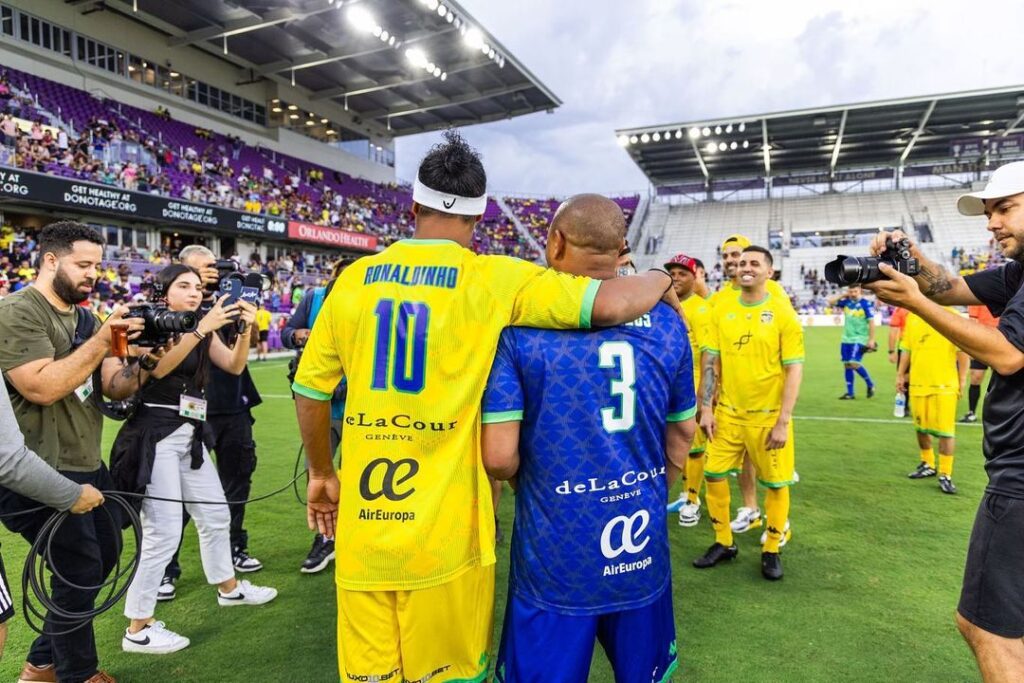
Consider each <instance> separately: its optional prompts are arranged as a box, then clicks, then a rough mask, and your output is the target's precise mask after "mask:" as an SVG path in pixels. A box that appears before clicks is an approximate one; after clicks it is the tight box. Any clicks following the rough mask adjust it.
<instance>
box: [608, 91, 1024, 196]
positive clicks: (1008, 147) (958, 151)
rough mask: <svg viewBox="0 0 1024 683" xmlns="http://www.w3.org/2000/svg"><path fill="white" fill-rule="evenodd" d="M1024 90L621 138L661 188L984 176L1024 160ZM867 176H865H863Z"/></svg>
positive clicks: (650, 129)
mask: <svg viewBox="0 0 1024 683" xmlns="http://www.w3.org/2000/svg"><path fill="white" fill-rule="evenodd" d="M1022 121H1024V86H1014V87H1006V88H999V89H992V90H977V91H969V92H959V93H951V94H946V95H929V96H925V97H911V98H904V99H896V100H883V101H878V102H865V103H861V104H849V105H837V106H833V107H821V108H817V109H803V110H797V111H787V112H778V113H774V114H756V115H750V116H733V117H727V118H721V119H713V120H707V121H689V122H685V123H674V124H666V125H659V126H646V127H643V128H626V129H622V130H618V131H616V135H618V138H619V144H620V145H622V146H623V147H625V149H626V151H627V152H628V153H629V155H630V156H631V157H632V158H633V160H634V161H635V162H636V164H637V165H638V166H639V167H640V168H641V170H643V172H644V173H645V174H646V175H647V177H648V178H649V179H650V181H651V182H652V183H653V184H654V185H656V186H668V185H673V184H678V185H686V184H691V185H692V184H693V183H694V182H704V183H707V181H709V180H710V181H718V180H721V179H730V178H731V179H751V178H765V177H773V178H776V179H778V178H780V177H794V178H799V177H800V176H803V175H806V176H807V177H809V178H817V179H818V180H816V182H820V179H821V178H825V179H826V181H827V179H829V178H834V179H837V180H838V179H842V178H856V177H857V176H858V174H857V171H863V170H866V169H895V168H898V167H914V166H918V167H921V168H923V166H921V165H923V164H942V163H946V164H949V166H948V168H949V169H950V170H958V169H968V168H970V167H972V165H973V166H974V167H980V165H981V164H984V163H985V162H987V161H989V160H995V159H996V158H1006V157H1019V156H1020V155H1021V153H1022V151H1024V128H1021V123H1022ZM863 175H864V174H861V176H863Z"/></svg>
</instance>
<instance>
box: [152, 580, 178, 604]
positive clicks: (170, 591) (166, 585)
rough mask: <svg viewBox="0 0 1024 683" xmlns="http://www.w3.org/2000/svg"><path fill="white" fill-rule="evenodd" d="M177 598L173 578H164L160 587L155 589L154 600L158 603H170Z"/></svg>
mask: <svg viewBox="0 0 1024 683" xmlns="http://www.w3.org/2000/svg"><path fill="white" fill-rule="evenodd" d="M176 597H177V591H176V590H175V588H174V577H171V576H165V577H164V578H163V580H162V581H160V587H159V588H157V589H156V599H157V601H158V602H170V601H171V600H173V599H174V598H176Z"/></svg>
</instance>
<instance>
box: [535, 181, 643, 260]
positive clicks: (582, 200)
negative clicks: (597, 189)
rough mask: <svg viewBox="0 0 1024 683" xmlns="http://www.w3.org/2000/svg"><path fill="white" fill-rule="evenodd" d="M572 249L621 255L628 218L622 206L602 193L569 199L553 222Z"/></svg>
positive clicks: (561, 206)
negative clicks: (624, 214)
mask: <svg viewBox="0 0 1024 683" xmlns="http://www.w3.org/2000/svg"><path fill="white" fill-rule="evenodd" d="M551 229H552V230H559V231H560V232H561V233H562V234H563V235H565V239H566V241H567V242H569V243H570V244H571V245H572V246H574V247H577V248H579V249H585V250H587V251H591V252H595V253H599V254H606V253H611V252H614V253H615V255H616V256H618V253H619V250H620V249H622V244H623V240H625V239H626V217H625V216H623V215H622V209H621V208H619V205H618V204H616V203H615V202H613V201H612V200H610V199H608V198H607V197H603V196H601V195H599V194H578V195H574V196H572V197H569V198H568V199H566V200H565V201H564V202H562V204H561V205H560V206H559V207H558V211H556V212H555V217H554V218H552V219H551Z"/></svg>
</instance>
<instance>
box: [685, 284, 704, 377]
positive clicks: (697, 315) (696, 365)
mask: <svg viewBox="0 0 1024 683" xmlns="http://www.w3.org/2000/svg"><path fill="white" fill-rule="evenodd" d="M682 307H683V317H684V318H685V319H686V333H687V336H688V337H689V339H690V350H691V352H692V353H693V386H694V388H699V387H700V353H701V349H703V348H704V347H705V346H707V336H708V331H707V327H708V319H709V318H710V316H711V305H710V304H709V303H708V301H707V299H704V298H701V297H700V296H698V295H697V294H691V295H690V296H689V297H688V298H687V299H686V301H683V302H682Z"/></svg>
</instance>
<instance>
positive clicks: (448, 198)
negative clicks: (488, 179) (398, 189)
mask: <svg viewBox="0 0 1024 683" xmlns="http://www.w3.org/2000/svg"><path fill="white" fill-rule="evenodd" d="M412 200H413V201H414V202H416V203H417V204H421V205H423V206H427V207H430V208H431V209H436V210H437V211H442V212H444V213H454V214H457V215H459V216H480V215H482V214H483V213H484V212H486V211H487V194H486V193H485V194H482V195H480V196H479V197H460V196H459V195H457V194H448V193H446V192H438V191H437V190H435V189H433V188H431V187H427V186H426V185H424V184H423V182H422V181H420V179H419V177H418V176H417V178H416V182H415V183H413V186H412Z"/></svg>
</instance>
